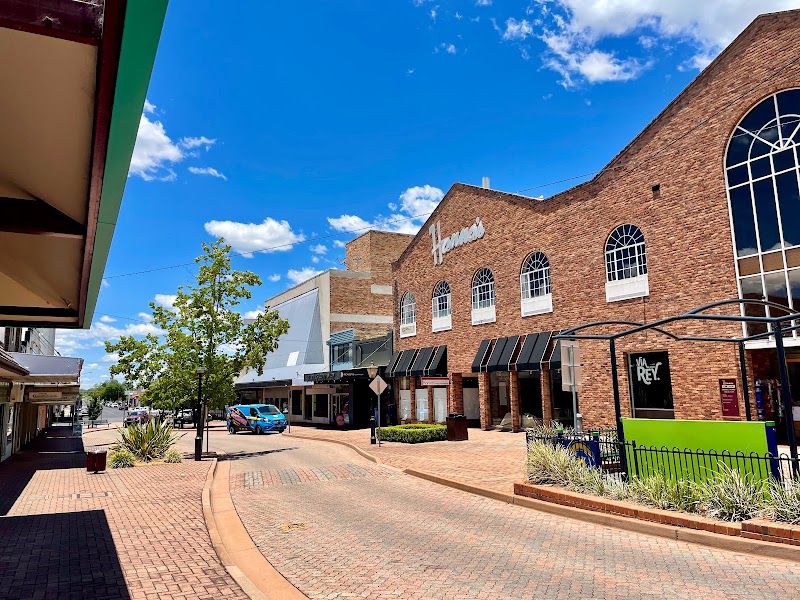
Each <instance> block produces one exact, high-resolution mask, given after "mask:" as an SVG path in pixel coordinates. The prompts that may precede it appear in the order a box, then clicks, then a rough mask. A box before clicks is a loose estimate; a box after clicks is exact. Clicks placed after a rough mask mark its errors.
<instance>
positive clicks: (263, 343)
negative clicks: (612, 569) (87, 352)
mask: <svg viewBox="0 0 800 600" xmlns="http://www.w3.org/2000/svg"><path fill="white" fill-rule="evenodd" d="M230 250H231V247H230V246H228V245H225V243H224V240H223V239H222V238H220V239H219V240H217V241H216V242H215V243H213V244H211V245H209V244H206V243H204V244H203V252H204V254H203V255H202V256H200V257H198V258H197V260H196V262H197V263H198V264H199V271H198V274H197V276H196V277H195V282H194V284H193V285H186V286H181V287H179V288H178V292H177V298H176V300H175V303H174V310H173V309H170V308H166V307H164V306H157V305H156V304H155V303H154V302H151V303H150V308H151V310H152V313H153V318H152V324H153V326H154V327H157V328H158V330H159V332H160V335H156V333H155V332H154V333H151V334H148V335H147V336H145V337H144V338H143V339H138V340H137V339H135V338H134V337H133V336H122V337H121V338H120V339H119V341H118V342H116V343H112V342H111V341H107V342H106V351H107V352H109V353H116V354H118V355H119V357H120V358H119V361H118V363H117V364H116V365H114V366H113V367H111V369H110V371H111V373H112V374H121V375H124V376H125V379H126V381H128V382H130V383H131V384H132V385H134V386H135V387H141V388H145V390H146V391H145V394H144V397H143V401H144V402H146V403H148V404H150V405H151V406H153V407H155V408H161V409H166V410H175V409H177V408H180V407H182V406H188V405H191V404H193V403H194V402H195V399H196V398H197V396H198V377H197V374H196V373H195V369H196V368H198V367H201V366H202V367H204V368H205V369H206V375H205V376H204V377H203V398H204V400H205V402H206V403H207V404H208V405H209V406H210V407H211V408H222V407H223V406H225V405H226V404H232V403H234V402H235V400H236V391H235V388H234V385H233V381H234V378H235V377H236V376H237V375H239V374H240V373H241V372H242V371H243V370H245V369H248V368H250V369H256V370H258V372H259V374H261V373H262V372H263V368H264V364H265V362H266V358H267V355H268V354H270V353H271V352H274V351H275V350H277V348H278V338H279V337H280V336H281V335H283V334H285V333H286V332H287V331H288V330H289V323H288V321H286V320H284V319H281V318H280V315H279V314H278V312H277V311H274V310H268V311H266V312H264V313H262V314H260V315H259V316H258V317H257V318H256V319H255V321H254V322H253V323H252V324H250V325H246V326H245V325H244V323H243V320H242V315H241V314H240V313H239V312H237V310H236V309H237V307H238V306H239V305H240V304H241V303H242V301H244V300H249V299H250V298H251V297H252V294H251V292H250V289H249V288H252V287H253V286H259V285H261V279H260V278H259V277H258V276H257V275H256V274H255V273H251V272H249V271H234V270H233V269H232V268H231V260H230Z"/></svg>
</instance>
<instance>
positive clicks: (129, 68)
mask: <svg viewBox="0 0 800 600" xmlns="http://www.w3.org/2000/svg"><path fill="white" fill-rule="evenodd" d="M168 3H169V0H150V1H149V2H128V3H127V6H126V10H125V25H124V29H123V32H122V45H121V48H120V56H119V66H118V70H117V83H116V87H115V90H114V104H113V107H112V113H111V129H110V131H109V136H108V151H107V154H106V164H105V173H104V177H103V188H102V192H101V194H100V207H99V215H98V225H97V235H96V236H95V240H94V254H93V256H92V266H91V272H90V275H89V289H88V291H87V295H86V313H85V316H84V321H83V327H84V328H85V329H86V328H88V327H89V326H91V324H92V318H93V317H94V311H95V308H96V306H97V296H98V295H99V293H100V286H101V284H102V282H103V274H104V273H105V269H106V262H107V261H108V253H109V251H110V250H111V240H112V237H113V235H114V228H115V227H116V223H117V217H118V216H119V209H120V206H121V205H122V195H123V193H124V192H125V183H126V182H127V180H128V169H129V168H130V164H131V157H132V156H133V146H134V145H135V144H136V134H137V132H138V131H139V121H140V119H141V116H142V109H143V108H144V101H145V98H146V97H147V89H148V87H149V85H150V75H151V74H152V72H153V64H154V63H155V60H156V52H157V51H158V43H159V40H160V39H161V30H162V28H163V26H164V19H165V17H166V13H167V5H168Z"/></svg>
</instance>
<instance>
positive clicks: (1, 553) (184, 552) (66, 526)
mask: <svg viewBox="0 0 800 600" xmlns="http://www.w3.org/2000/svg"><path fill="white" fill-rule="evenodd" d="M67 431H68V430H67V429H66V428H64V429H60V428H59V429H54V430H51V433H50V434H49V435H50V439H45V440H40V441H37V442H36V443H35V445H34V447H33V448H32V449H31V450H28V451H25V452H22V453H20V454H18V455H15V456H13V457H12V458H11V459H9V460H8V461H6V462H4V463H2V464H0V598H9V599H11V598H14V599H26V598H31V599H33V598H47V599H50V598H52V599H59V600H61V599H64V598H75V599H84V598H86V599H95V598H97V599H100V598H103V599H127V598H132V599H139V598H141V599H145V598H146V599H152V598H157V599H159V600H178V599H184V598H185V599H187V600H188V599H190V598H192V599H194V598H209V599H210V598H246V596H245V595H244V593H243V592H242V591H241V590H240V589H239V587H238V586H237V585H236V584H235V583H234V582H233V580H231V579H230V577H229V576H228V574H227V572H226V571H225V569H224V567H223V566H222V565H221V564H220V563H219V560H218V558H217V555H216V553H215V552H214V549H213V547H212V546H211V542H210V539H209V536H208V532H207V530H206V527H205V522H204V520H203V513H202V505H201V492H202V488H203V485H204V483H205V480H206V475H207V473H208V469H209V467H210V466H211V463H210V462H209V461H206V462H202V463H194V462H191V461H187V462H184V463H182V464H179V465H165V464H162V465H150V466H141V467H136V468H133V469H117V470H109V471H108V472H107V473H106V474H97V475H94V474H88V473H86V471H85V468H84V467H85V455H84V453H83V446H82V444H81V440H80V439H70V438H63V437H54V436H58V435H63V434H65V433H67ZM114 435H115V432H113V431H109V432H104V433H102V434H101V433H99V432H98V433H92V434H89V435H87V438H86V439H87V442H89V443H91V444H98V445H101V443H105V442H107V441H110V439H113V436H114ZM93 436H97V437H93ZM101 438H102V439H101Z"/></svg>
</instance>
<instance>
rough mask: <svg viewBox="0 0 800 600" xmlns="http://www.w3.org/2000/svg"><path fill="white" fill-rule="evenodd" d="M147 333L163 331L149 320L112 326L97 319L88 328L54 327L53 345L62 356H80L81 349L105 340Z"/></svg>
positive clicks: (97, 344)
mask: <svg viewBox="0 0 800 600" xmlns="http://www.w3.org/2000/svg"><path fill="white" fill-rule="evenodd" d="M149 333H152V334H155V335H161V334H163V333H164V332H163V331H162V330H161V329H159V328H158V327H156V326H155V325H153V324H152V323H149V322H148V323H129V324H127V325H125V327H114V326H113V325H110V324H108V323H103V322H102V321H99V320H98V321H96V322H94V323H92V326H91V327H90V328H89V329H56V344H55V346H56V350H58V352H59V353H60V354H61V355H62V356H80V355H81V351H82V350H85V349H88V348H91V347H93V346H102V344H103V342H104V341H106V340H118V339H119V338H120V336H123V335H133V336H137V337H139V336H144V335H147V334H149Z"/></svg>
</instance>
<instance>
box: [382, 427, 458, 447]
mask: <svg viewBox="0 0 800 600" xmlns="http://www.w3.org/2000/svg"><path fill="white" fill-rule="evenodd" d="M378 437H379V438H380V439H381V441H383V442H402V443H404V444H420V443H422V442H442V441H445V440H446V439H447V427H446V426H445V425H431V424H430V423H409V424H407V425H394V426H392V427H381V428H380V429H378Z"/></svg>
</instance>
